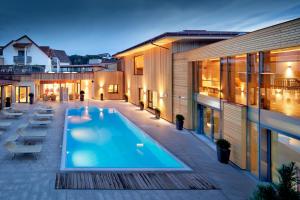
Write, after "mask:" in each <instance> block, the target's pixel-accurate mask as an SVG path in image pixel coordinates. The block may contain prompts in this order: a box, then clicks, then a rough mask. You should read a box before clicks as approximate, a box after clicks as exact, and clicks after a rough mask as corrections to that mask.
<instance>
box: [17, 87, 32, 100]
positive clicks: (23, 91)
mask: <svg viewBox="0 0 300 200" xmlns="http://www.w3.org/2000/svg"><path fill="white" fill-rule="evenodd" d="M29 91H30V87H27V86H19V87H16V102H18V103H28V95H29Z"/></svg>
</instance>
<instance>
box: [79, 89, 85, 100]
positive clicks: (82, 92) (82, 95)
mask: <svg viewBox="0 0 300 200" xmlns="http://www.w3.org/2000/svg"><path fill="white" fill-rule="evenodd" d="M80 101H84V91H83V90H81V91H80Z"/></svg>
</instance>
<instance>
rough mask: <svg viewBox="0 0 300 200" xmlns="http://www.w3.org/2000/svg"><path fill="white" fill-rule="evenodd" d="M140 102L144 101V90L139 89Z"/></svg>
mask: <svg viewBox="0 0 300 200" xmlns="http://www.w3.org/2000/svg"><path fill="white" fill-rule="evenodd" d="M139 101H144V90H143V88H139Z"/></svg>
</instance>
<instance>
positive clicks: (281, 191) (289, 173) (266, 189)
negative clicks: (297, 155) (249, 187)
mask: <svg viewBox="0 0 300 200" xmlns="http://www.w3.org/2000/svg"><path fill="white" fill-rule="evenodd" d="M277 172H278V174H279V183H278V184H274V186H273V184H268V185H263V186H262V185H258V186H257V189H256V191H255V192H254V193H253V196H252V199H255V200H269V199H270V200H271V199H272V200H273V199H274V200H287V199H288V200H299V199H300V193H299V192H297V191H296V190H295V188H296V184H297V176H296V166H295V163H294V162H290V163H289V164H283V165H281V167H280V168H279V169H277Z"/></svg>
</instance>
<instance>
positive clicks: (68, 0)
mask: <svg viewBox="0 0 300 200" xmlns="http://www.w3.org/2000/svg"><path fill="white" fill-rule="evenodd" d="M298 17H300V1H299V0H280V1H279V0H233V1H228V0H215V1H213V0H204V1H203V0H106V1H102V0H26V1H24V0H0V46H1V45H5V44H6V43H8V42H9V41H11V40H13V39H17V38H19V37H21V36H22V35H25V34H26V35H28V36H29V37H30V38H31V39H32V40H34V41H35V42H36V43H37V44H38V45H41V46H43V45H44V46H50V47H51V48H54V49H62V50H65V51H66V52H67V54H69V55H72V54H79V55H86V54H99V53H105V52H107V53H111V54H114V53H116V52H119V51H122V50H124V49H127V48H129V47H131V46H133V45H136V44H138V43H140V42H143V41H145V40H147V39H150V38H152V37H154V36H157V35H159V34H162V33H164V32H172V31H181V30H197V29H199V30H215V31H254V30H257V29H260V28H263V27H267V26H270V25H274V24H277V23H280V22H284V21H288V20H291V19H295V18H298Z"/></svg>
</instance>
